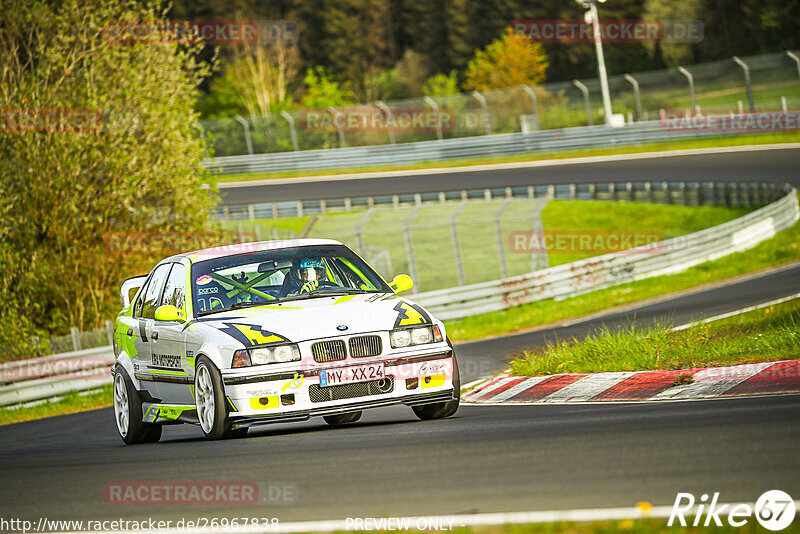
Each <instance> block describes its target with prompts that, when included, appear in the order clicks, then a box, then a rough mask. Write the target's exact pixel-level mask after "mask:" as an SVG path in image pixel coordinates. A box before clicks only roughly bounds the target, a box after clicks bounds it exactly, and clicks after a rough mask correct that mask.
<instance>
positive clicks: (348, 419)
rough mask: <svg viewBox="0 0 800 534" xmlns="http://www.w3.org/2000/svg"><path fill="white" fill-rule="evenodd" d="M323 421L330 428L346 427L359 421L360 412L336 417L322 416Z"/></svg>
mask: <svg viewBox="0 0 800 534" xmlns="http://www.w3.org/2000/svg"><path fill="white" fill-rule="evenodd" d="M322 418H323V419H325V422H326V423H328V424H329V425H331V426H342V425H346V424H347V423H355V422H356V421H358V420H359V419H361V411H360V410H359V411H357V412H349V413H342V414H338V415H323V416H322Z"/></svg>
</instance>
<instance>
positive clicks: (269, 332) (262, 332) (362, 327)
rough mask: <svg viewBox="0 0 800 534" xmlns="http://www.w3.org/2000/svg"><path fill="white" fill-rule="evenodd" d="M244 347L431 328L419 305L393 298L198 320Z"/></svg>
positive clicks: (314, 301) (309, 302)
mask: <svg viewBox="0 0 800 534" xmlns="http://www.w3.org/2000/svg"><path fill="white" fill-rule="evenodd" d="M198 321H199V322H201V323H202V324H205V325H208V326H210V327H213V328H216V329H218V330H220V331H221V332H224V333H226V334H228V335H230V336H231V337H233V338H235V339H237V340H238V341H240V342H241V343H242V344H243V345H244V346H253V345H266V344H271V343H285V342H291V343H296V342H300V341H306V340H310V339H319V338H326V337H334V336H344V335H351V334H359V333H364V332H375V331H379V330H391V329H393V328H398V327H403V326H414V325H418V324H433V322H434V319H433V318H432V317H431V315H430V313H428V311H427V310H425V309H424V308H423V307H422V306H420V305H419V304H416V303H414V302H411V301H409V300H406V299H404V298H402V297H398V296H397V295H394V294H391V293H380V294H376V293H369V294H356V295H346V296H331V297H316V298H309V299H303V300H292V301H287V302H284V303H281V304H275V305H265V306H257V307H252V308H244V309H241V310H231V311H228V312H221V313H218V314H212V315H207V316H205V317H201V318H200V319H198Z"/></svg>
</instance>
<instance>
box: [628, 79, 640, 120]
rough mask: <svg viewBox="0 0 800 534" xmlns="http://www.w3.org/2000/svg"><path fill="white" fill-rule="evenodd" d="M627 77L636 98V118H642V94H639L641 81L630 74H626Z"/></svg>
mask: <svg viewBox="0 0 800 534" xmlns="http://www.w3.org/2000/svg"><path fill="white" fill-rule="evenodd" d="M625 79H626V80H628V81H629V82H630V84H631V85H632V86H633V97H634V98H635V99H636V120H637V121H641V120H642V96H641V95H640V94H639V82H638V81H636V78H634V77H633V76H631V75H630V74H625Z"/></svg>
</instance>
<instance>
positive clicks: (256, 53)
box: [212, 41, 300, 116]
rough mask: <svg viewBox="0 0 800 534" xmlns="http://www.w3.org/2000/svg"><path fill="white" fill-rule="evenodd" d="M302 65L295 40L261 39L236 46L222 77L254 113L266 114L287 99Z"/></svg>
mask: <svg viewBox="0 0 800 534" xmlns="http://www.w3.org/2000/svg"><path fill="white" fill-rule="evenodd" d="M299 69H300V58H299V56H298V53H297V47H296V46H295V44H294V43H287V42H280V41H278V42H261V41H259V42H254V43H249V44H243V45H240V46H237V47H235V48H234V54H233V59H232V61H231V62H230V63H229V64H228V66H227V68H226V69H225V71H226V72H225V74H226V76H225V77H224V78H223V80H222V81H224V82H226V83H227V84H228V86H229V89H232V90H233V92H234V93H235V94H236V95H237V96H238V100H239V103H240V105H241V106H242V107H243V108H244V109H245V110H247V112H248V113H249V114H250V115H260V116H266V115H267V114H268V113H269V112H270V111H273V110H274V109H276V108H278V107H280V106H281V104H284V103H285V102H286V100H287V97H288V96H289V92H288V85H289V82H290V81H291V80H292V79H293V78H294V77H295V76H296V75H297V73H298V72H299ZM212 88H213V86H212Z"/></svg>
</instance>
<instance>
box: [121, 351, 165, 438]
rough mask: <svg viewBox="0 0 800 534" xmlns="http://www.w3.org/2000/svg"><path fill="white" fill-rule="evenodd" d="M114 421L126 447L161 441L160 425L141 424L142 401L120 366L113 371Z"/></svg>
mask: <svg viewBox="0 0 800 534" xmlns="http://www.w3.org/2000/svg"><path fill="white" fill-rule="evenodd" d="M114 419H115V420H116V422H117V432H119V436H120V437H121V438H122V441H124V442H125V444H126V445H136V444H137V443H156V442H157V441H158V440H160V439H161V429H162V427H161V425H159V424H155V423H144V422H142V399H141V397H139V392H138V391H136V388H135V387H134V386H133V382H131V379H130V378H129V377H128V375H127V373H126V372H125V369H124V368H123V367H122V366H121V365H117V366H116V369H115V370H114Z"/></svg>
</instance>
